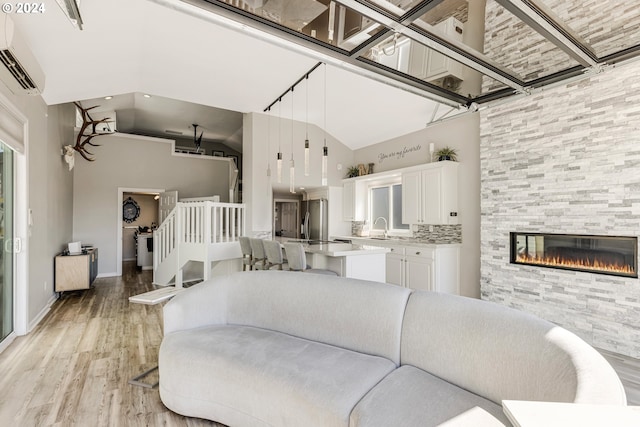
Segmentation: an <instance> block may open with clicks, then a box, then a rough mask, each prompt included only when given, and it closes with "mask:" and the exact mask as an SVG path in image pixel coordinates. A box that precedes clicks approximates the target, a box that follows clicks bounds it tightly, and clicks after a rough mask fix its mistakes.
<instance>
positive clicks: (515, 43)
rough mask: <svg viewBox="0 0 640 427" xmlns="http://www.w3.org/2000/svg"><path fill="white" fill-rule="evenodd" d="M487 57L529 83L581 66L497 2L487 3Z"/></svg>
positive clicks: (485, 50)
mask: <svg viewBox="0 0 640 427" xmlns="http://www.w3.org/2000/svg"><path fill="white" fill-rule="evenodd" d="M485 16H486V19H485V28H486V30H485V36H484V54H485V55H486V56H487V57H489V58H491V60H493V61H495V62H496V63H498V64H500V65H501V66H503V67H505V68H506V69H507V70H509V71H510V72H511V73H513V74H514V75H516V76H518V77H519V78H520V79H521V80H523V81H525V82H527V81H530V80H535V79H537V78H540V77H544V76H548V75H550V74H553V73H555V72H558V71H562V70H566V69H568V68H571V67H574V66H576V65H579V63H578V62H577V61H576V60H574V59H573V58H571V57H570V56H569V55H568V54H566V53H565V52H563V51H562V50H561V49H560V48H558V47H556V45H554V44H553V43H552V42H550V41H549V40H547V39H546V38H544V37H543V36H542V35H541V34H540V33H538V32H537V31H535V30H534V29H533V28H531V27H529V26H528V25H525V23H524V22H522V21H521V20H520V19H519V18H517V17H516V16H515V15H513V14H512V13H511V12H509V11H508V10H506V9H505V8H504V7H502V6H501V5H500V4H498V2H497V1H495V0H487V6H486V12H485Z"/></svg>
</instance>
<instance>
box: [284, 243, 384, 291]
mask: <svg viewBox="0 0 640 427" xmlns="http://www.w3.org/2000/svg"><path fill="white" fill-rule="evenodd" d="M283 241H285V240H283ZM300 243H302V245H303V246H304V251H305V253H306V255H307V264H308V265H309V266H311V267H313V268H321V269H326V270H331V271H335V272H336V273H338V274H339V275H340V276H342V277H351V278H354V279H362V280H373V281H376V282H384V281H385V277H386V267H385V257H386V255H387V252H389V248H383V247H377V246H369V245H358V244H351V243H339V242H305V241H302V242H300Z"/></svg>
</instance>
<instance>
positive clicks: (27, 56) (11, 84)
mask: <svg viewBox="0 0 640 427" xmlns="http://www.w3.org/2000/svg"><path fill="white" fill-rule="evenodd" d="M0 80H2V82H4V84H6V85H7V87H8V88H9V90H11V92H13V93H14V94H16V95H22V94H27V95H38V94H40V93H41V92H42V90H43V89H44V73H43V72H42V69H41V68H40V65H39V64H38V61H36V58H35V57H34V56H33V54H32V53H31V50H30V49H29V46H27V43H26V42H25V41H24V39H23V38H22V37H21V36H20V33H19V32H18V29H17V28H16V27H15V25H14V24H13V21H12V20H11V18H10V17H9V16H7V15H5V16H3V17H1V19H0Z"/></svg>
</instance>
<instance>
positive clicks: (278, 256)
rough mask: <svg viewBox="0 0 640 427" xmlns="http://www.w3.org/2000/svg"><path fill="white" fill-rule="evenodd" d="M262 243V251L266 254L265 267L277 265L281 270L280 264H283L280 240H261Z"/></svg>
mask: <svg viewBox="0 0 640 427" xmlns="http://www.w3.org/2000/svg"><path fill="white" fill-rule="evenodd" d="M262 244H263V245H264V252H265V254H266V255H267V262H268V265H267V269H269V270H270V269H271V268H272V267H276V266H277V267H278V270H282V266H283V264H284V257H283V256H282V246H281V245H280V242H277V241H275V240H264V241H263V242H262Z"/></svg>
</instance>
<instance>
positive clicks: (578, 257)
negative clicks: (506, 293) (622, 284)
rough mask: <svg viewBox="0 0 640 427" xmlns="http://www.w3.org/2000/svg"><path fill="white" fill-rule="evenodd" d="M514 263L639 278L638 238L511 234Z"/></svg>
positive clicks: (512, 260)
mask: <svg viewBox="0 0 640 427" xmlns="http://www.w3.org/2000/svg"><path fill="white" fill-rule="evenodd" d="M511 263H513V264H525V265H534V266H540V267H549V268H560V269H564V270H578V271H588V272H591V273H599V274H610V275H613V276H624V277H638V238H637V237H611V236H588V235H573V234H543V233H511Z"/></svg>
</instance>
